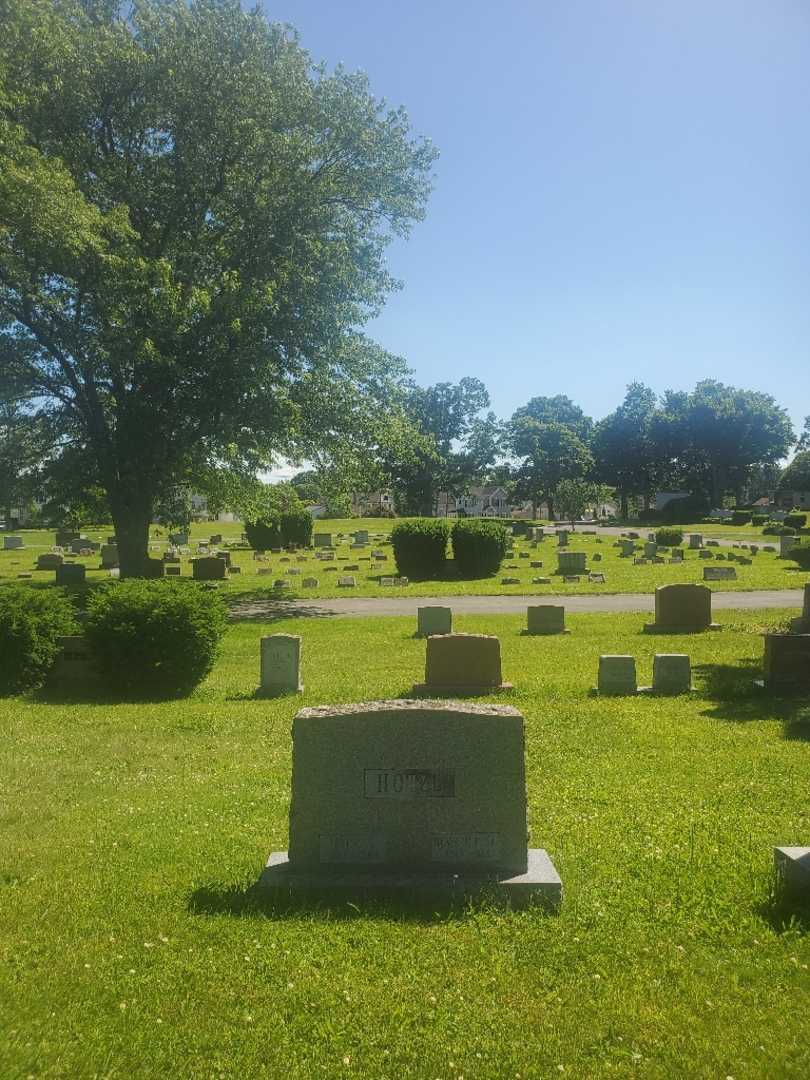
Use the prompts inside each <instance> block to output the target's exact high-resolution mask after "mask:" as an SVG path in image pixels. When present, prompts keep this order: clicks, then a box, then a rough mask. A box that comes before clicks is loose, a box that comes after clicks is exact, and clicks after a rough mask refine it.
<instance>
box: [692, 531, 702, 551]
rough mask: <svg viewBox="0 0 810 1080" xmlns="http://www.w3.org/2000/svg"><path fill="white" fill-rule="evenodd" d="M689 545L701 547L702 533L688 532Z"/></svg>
mask: <svg viewBox="0 0 810 1080" xmlns="http://www.w3.org/2000/svg"><path fill="white" fill-rule="evenodd" d="M689 547H690V548H693V549H694V548H701V547H703V534H702V533H690V534H689Z"/></svg>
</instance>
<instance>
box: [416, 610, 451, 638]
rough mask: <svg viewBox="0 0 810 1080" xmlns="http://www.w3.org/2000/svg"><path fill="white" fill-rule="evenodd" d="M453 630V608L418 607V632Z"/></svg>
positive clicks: (426, 634) (433, 632)
mask: <svg viewBox="0 0 810 1080" xmlns="http://www.w3.org/2000/svg"><path fill="white" fill-rule="evenodd" d="M452 631H453V609H452V608H449V607H438V606H431V607H420V608H417V609H416V634H417V636H418V637H430V635H431V634H450V633H452Z"/></svg>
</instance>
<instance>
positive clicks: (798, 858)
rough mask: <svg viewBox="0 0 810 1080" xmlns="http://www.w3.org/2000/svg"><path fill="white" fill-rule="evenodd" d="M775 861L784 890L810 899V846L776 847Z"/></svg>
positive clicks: (777, 873)
mask: <svg viewBox="0 0 810 1080" xmlns="http://www.w3.org/2000/svg"><path fill="white" fill-rule="evenodd" d="M773 861H774V868H775V870H776V875H777V877H778V879H779V884H780V887H781V889H782V891H783V892H785V893H787V894H789V895H790V896H795V897H797V898H801V899H810V847H776V848H774V849H773Z"/></svg>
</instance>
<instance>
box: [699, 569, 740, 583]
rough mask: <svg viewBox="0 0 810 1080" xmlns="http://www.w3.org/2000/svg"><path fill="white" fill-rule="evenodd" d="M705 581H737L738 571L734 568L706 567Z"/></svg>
mask: <svg viewBox="0 0 810 1080" xmlns="http://www.w3.org/2000/svg"><path fill="white" fill-rule="evenodd" d="M703 580H704V581H736V580H737V570H736V568H735V567H733V566H704V567H703Z"/></svg>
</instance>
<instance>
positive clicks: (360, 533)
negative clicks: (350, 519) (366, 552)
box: [354, 529, 368, 544]
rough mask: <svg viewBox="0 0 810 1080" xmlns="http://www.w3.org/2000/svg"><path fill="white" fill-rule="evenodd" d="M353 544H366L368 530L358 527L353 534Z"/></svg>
mask: <svg viewBox="0 0 810 1080" xmlns="http://www.w3.org/2000/svg"><path fill="white" fill-rule="evenodd" d="M354 542H355V544H367V543H368V530H366V529H358V530H357V532H356V533H355V534H354Z"/></svg>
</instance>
